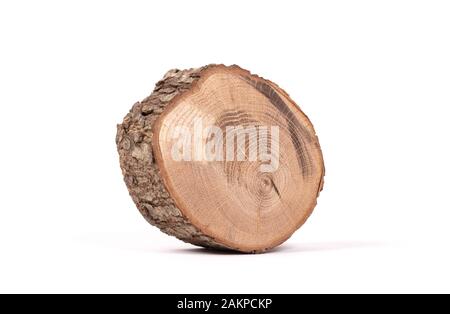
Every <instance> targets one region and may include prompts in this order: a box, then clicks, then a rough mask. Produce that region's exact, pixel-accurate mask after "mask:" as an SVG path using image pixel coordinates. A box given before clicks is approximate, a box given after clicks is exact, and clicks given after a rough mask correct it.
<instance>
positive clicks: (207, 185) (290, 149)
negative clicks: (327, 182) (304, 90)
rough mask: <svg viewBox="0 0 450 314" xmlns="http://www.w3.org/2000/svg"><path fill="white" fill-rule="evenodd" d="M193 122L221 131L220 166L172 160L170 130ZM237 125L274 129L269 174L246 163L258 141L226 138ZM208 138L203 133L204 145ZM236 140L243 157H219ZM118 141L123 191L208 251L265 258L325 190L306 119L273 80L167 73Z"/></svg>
mask: <svg viewBox="0 0 450 314" xmlns="http://www.w3.org/2000/svg"><path fill="white" fill-rule="evenodd" d="M196 121H202V123H203V125H205V126H210V125H213V126H216V127H218V129H219V130H222V131H223V134H224V138H223V140H222V141H221V142H220V145H219V144H218V146H214V149H215V151H216V150H217V148H219V149H218V150H217V151H220V148H222V151H223V153H224V155H223V156H224V158H223V160H212V161H209V160H204V159H201V158H200V159H198V160H197V159H196V158H195V157H196V156H197V155H195V153H193V157H194V158H193V160H190V161H185V160H181V161H180V160H174V158H173V147H174V145H175V144H176V143H175V141H176V140H174V138H173V132H174V130H175V129H176V128H180V127H183V128H184V129H186V130H189V131H191V132H192V133H195V123H196ZM236 126H240V127H243V128H244V129H247V130H251V129H252V128H254V129H255V130H260V131H261V130H265V129H264V128H265V127H267V128H268V130H271V127H276V128H278V129H279V136H278V137H275V135H276V134H277V133H272V134H270V132H268V134H269V135H268V137H267V139H266V140H267V143H268V147H269V148H270V147H272V146H273V147H276V146H277V145H278V146H279V156H278V157H277V158H278V166H277V167H276V169H275V170H273V171H270V172H264V171H261V169H262V168H263V167H261V166H264V165H267V160H261V159H260V158H259V156H257V158H256V160H253V159H252V157H254V156H253V152H261V151H260V144H261V142H259V139H256V140H254V141H252V140H251V138H250V137H248V138H245V141H243V143H244V144H245V145H244V146H239V145H238V144H239V143H238V140H237V138H235V137H234V134H231V135H230V134H229V133H227V132H226V131H227V130H228V128H230V127H231V128H232V127H236ZM252 134H253V133H252ZM255 134H256V135H259V136H261V134H264V133H255ZM212 138H214V134H209V133H208V135H207V136H206V137H202V138H201V139H200V142H201V143H200V144H201V145H202V146H201V147H205V146H206V145H208V143H211V139H212ZM234 140H236V142H233V143H235V144H233V145H236V146H233V147H234V148H235V149H236V151H234V152H233V153H235V156H240V157H239V158H240V160H238V158H235V159H234V160H228V159H227V158H225V157H227V156H228V155H227V153H228V147H227V146H226V145H225V144H226V143H231V142H232V141H234ZM193 141H194V142H195V140H193ZM116 142H117V146H118V151H119V156H120V164H121V168H122V172H123V174H124V178H125V182H126V184H127V187H128V190H129V192H130V195H131V197H132V198H133V200H134V202H135V203H136V205H137V207H138V208H139V210H140V212H141V213H142V214H143V216H144V217H145V218H146V219H147V221H149V222H150V223H151V224H153V225H155V226H157V227H158V228H160V229H161V230H162V231H163V232H165V233H167V234H170V235H173V236H176V237H177V238H179V239H181V240H183V241H186V242H189V243H192V244H195V245H200V246H204V247H213V248H220V249H232V250H237V251H241V252H264V251H266V250H268V249H270V248H273V247H275V246H277V245H279V244H281V243H282V242H284V241H285V240H286V239H288V238H289V237H290V236H291V235H292V233H293V232H294V231H295V230H297V229H298V228H299V227H300V226H301V225H302V224H303V223H304V222H305V221H306V219H307V218H308V217H309V215H310V214H311V212H312V211H313V208H314V207H315V205H316V200H317V197H318V194H319V192H320V191H321V189H322V187H323V177H324V164H323V158H322V153H321V149H320V145H319V142H318V139H317V136H316V134H315V131H314V128H313V126H312V124H311V122H310V121H309V119H308V118H307V117H306V115H305V114H304V113H303V112H302V111H301V110H300V109H299V108H298V106H297V105H296V104H295V103H294V102H293V101H292V100H291V99H290V98H289V96H288V95H287V94H286V93H285V92H284V91H282V90H281V89H280V88H279V87H278V86H277V85H276V84H274V83H272V82H270V81H268V80H265V79H263V78H260V77H258V76H255V75H252V74H250V73H249V72H248V71H246V70H243V69H241V68H239V67H237V66H231V67H226V66H223V65H209V66H206V67H202V68H198V69H189V70H184V71H180V70H171V71H169V72H168V73H167V74H166V75H165V76H164V78H163V79H162V80H161V81H160V82H158V83H157V85H156V87H155V90H154V91H153V93H152V94H151V95H150V96H149V97H148V98H146V99H144V100H143V101H142V102H138V103H136V104H135V105H134V106H133V108H132V110H131V111H130V113H129V114H128V115H127V116H126V117H125V119H124V121H123V123H122V124H120V125H119V126H118V132H117V138H116ZM255 145H258V147H256V146H255ZM271 145H272V146H271ZM270 154H272V153H271V152H270ZM230 155H231V154H230ZM183 156H185V155H183ZM198 156H201V155H198ZM272 157H273V156H272ZM266 168H267V167H266Z"/></svg>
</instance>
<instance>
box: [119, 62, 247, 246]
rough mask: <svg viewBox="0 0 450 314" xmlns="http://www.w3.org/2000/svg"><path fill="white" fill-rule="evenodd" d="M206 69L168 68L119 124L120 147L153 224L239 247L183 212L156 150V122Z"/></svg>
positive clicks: (131, 187)
mask: <svg viewBox="0 0 450 314" xmlns="http://www.w3.org/2000/svg"><path fill="white" fill-rule="evenodd" d="M206 68H208V66H206V67H202V68H196V69H188V70H178V69H174V70H170V71H168V72H167V73H166V74H165V75H164V78H163V79H162V80H160V81H159V82H158V83H156V86H155V88H154V90H153V92H152V94H151V95H150V96H148V97H147V98H145V99H144V100H143V101H141V102H137V103H136V104H134V106H133V107H132V109H131V110H130V112H129V113H128V114H127V115H126V116H125V118H124V119H123V122H122V124H119V125H117V136H116V144H117V150H118V153H119V159H120V167H121V169H122V174H123V176H124V181H125V184H126V185H127V188H128V191H129V193H130V196H131V197H132V199H133V201H134V203H135V204H136V206H137V208H138V209H139V211H140V212H141V214H142V215H143V216H144V218H145V219H146V220H147V221H148V222H149V223H150V224H152V225H154V226H156V227H158V228H159V229H160V230H161V231H163V232H164V233H166V234H168V235H171V236H175V237H177V238H178V239H180V240H182V241H184V242H188V243H191V244H194V245H198V246H203V247H209V248H215V249H234V250H238V249H237V248H231V247H227V246H225V245H223V244H220V243H218V242H216V241H215V240H214V239H213V238H212V237H209V236H207V235H205V234H204V233H203V232H201V230H200V229H198V228H197V227H196V226H194V225H193V224H192V223H191V222H190V221H189V219H188V218H187V217H186V216H185V215H183V213H182V211H181V210H180V209H179V208H178V207H177V206H176V204H175V202H174V200H173V199H172V197H171V196H170V194H169V193H168V192H167V189H166V187H165V185H164V182H163V180H162V176H161V173H160V170H159V166H158V164H157V163H156V162H155V158H154V154H153V150H152V138H153V126H154V125H155V122H156V121H157V119H158V118H159V116H160V115H161V114H162V113H163V111H164V109H165V108H166V106H167V105H168V104H169V103H170V101H171V100H172V99H173V98H175V97H176V96H179V95H181V94H182V93H184V92H186V91H188V90H189V89H190V88H191V86H192V85H193V84H194V83H195V82H196V81H197V80H198V79H199V78H200V73H201V72H202V71H203V70H205V69H206Z"/></svg>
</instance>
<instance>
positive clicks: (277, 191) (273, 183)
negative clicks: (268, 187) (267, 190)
mask: <svg viewBox="0 0 450 314" xmlns="http://www.w3.org/2000/svg"><path fill="white" fill-rule="evenodd" d="M270 182H271V183H272V186H273V189H274V190H275V192H276V193H277V195H278V197H279V198H280V199H281V194H280V191H279V190H278V188H277V186H276V185H275V182H273V179H272V178H270Z"/></svg>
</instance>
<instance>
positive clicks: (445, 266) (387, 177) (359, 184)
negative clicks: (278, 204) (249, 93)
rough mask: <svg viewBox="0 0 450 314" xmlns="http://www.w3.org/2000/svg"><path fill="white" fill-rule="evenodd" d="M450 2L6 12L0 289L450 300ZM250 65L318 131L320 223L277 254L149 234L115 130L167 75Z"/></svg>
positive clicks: (19, 8)
mask: <svg viewBox="0 0 450 314" xmlns="http://www.w3.org/2000/svg"><path fill="white" fill-rule="evenodd" d="M449 17H450V3H449V2H448V1H305V2H301V1H272V2H265V1H230V0H228V1H178V2H174V1H160V2H154V3H153V2H152V1H20V0H19V1H1V2H0V119H1V123H0V144H1V145H0V292H161V293H181V292H184V293H188V292H189V293H198V292H210V293H215V292H222V293H231V292H233V293H249V292H253V293H270V292H280V293H281V292H450V269H449V265H450V228H449V224H450V212H449V210H450V200H449V197H448V195H449V181H448V178H449V175H450V167H449V159H450V150H449V138H448V136H449V134H450V125H449V122H448V117H449V113H450V111H449V106H450V18H449ZM208 63H225V64H227V65H230V64H234V63H236V64H238V65H240V66H242V67H244V68H247V69H249V70H251V71H252V72H254V73H257V74H260V75H262V76H264V77H266V78H268V79H271V80H273V81H275V82H277V83H278V84H279V85H280V86H282V87H283V88H284V89H285V90H286V91H287V92H288V93H289V94H290V95H291V96H292V98H293V99H294V100H296V102H297V103H298V104H299V105H300V106H301V108H302V109H303V110H304V111H305V112H306V113H307V114H308V116H309V117H310V118H311V120H312V122H313V123H314V125H315V127H316V130H317V133H318V135H319V139H320V141H321V145H322V148H323V152H324V157H325V163H326V167H327V176H326V181H325V189H324V191H323V192H322V194H321V196H320V198H319V203H318V206H317V207H316V210H315V212H314V214H313V215H312V217H311V218H310V220H309V221H308V222H307V224H306V225H305V226H304V227H303V228H301V229H300V230H299V231H298V232H297V233H296V234H295V235H294V236H293V237H292V238H291V239H290V240H289V241H288V242H286V243H285V244H284V245H283V246H281V247H280V248H279V249H277V250H275V251H273V252H271V253H267V254H263V255H236V254H218V253H208V252H207V251H205V250H203V249H196V248H194V247H193V246H190V245H188V244H184V243H182V242H180V241H178V240H176V239H174V238H171V237H168V236H166V235H164V234H162V233H161V232H160V231H159V230H158V229H157V228H154V227H151V226H150V225H148V224H147V223H146V222H145V221H144V219H143V218H142V217H141V216H140V214H139V213H138V211H137V210H136V208H135V206H134V204H133V203H132V201H131V198H130V197H129V196H128V192H127V190H126V187H125V184H124V183H123V181H122V176H121V172H120V168H119V163H118V155H117V153H116V147H115V131H116V124H117V123H119V122H120V121H121V120H122V118H123V116H124V115H125V114H126V112H127V111H128V110H129V108H130V107H131V105H132V104H133V103H134V102H136V101H138V100H141V99H143V98H144V97H145V96H147V95H149V94H150V92H151V91H152V89H153V86H154V83H155V82H156V81H158V80H159V79H160V78H161V77H162V75H163V74H164V73H165V72H166V71H167V70H168V69H170V68H175V67H178V68H189V67H197V66H201V65H205V64H208Z"/></svg>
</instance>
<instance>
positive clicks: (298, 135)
mask: <svg viewBox="0 0 450 314" xmlns="http://www.w3.org/2000/svg"><path fill="white" fill-rule="evenodd" d="M241 78H242V79H243V80H244V81H245V82H247V83H248V84H250V85H251V86H253V87H254V88H255V89H256V90H257V91H259V92H260V93H261V94H263V95H264V96H266V97H267V99H269V101H270V103H271V104H272V105H273V106H274V107H275V108H277V109H278V110H279V111H280V112H281V113H282V114H283V115H284V117H285V119H286V122H287V124H288V131H289V134H290V137H291V141H292V144H293V145H294V147H295V150H296V152H297V161H298V164H299V167H300V168H301V169H302V175H303V177H304V178H305V177H309V176H311V175H312V173H313V171H312V162H311V156H309V153H308V151H307V150H306V148H305V142H304V138H306V139H307V140H308V142H310V141H311V136H310V135H309V133H308V131H307V130H305V128H304V127H303V126H302V125H301V123H300V122H299V121H298V120H297V118H296V117H295V115H294V114H293V113H292V111H291V110H290V109H289V107H288V106H287V105H286V103H285V102H284V101H283V99H281V97H280V96H279V95H278V94H277V92H276V91H275V90H274V89H273V88H272V87H271V86H270V85H269V84H267V83H265V82H262V81H259V80H253V79H252V78H250V77H247V76H241Z"/></svg>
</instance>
